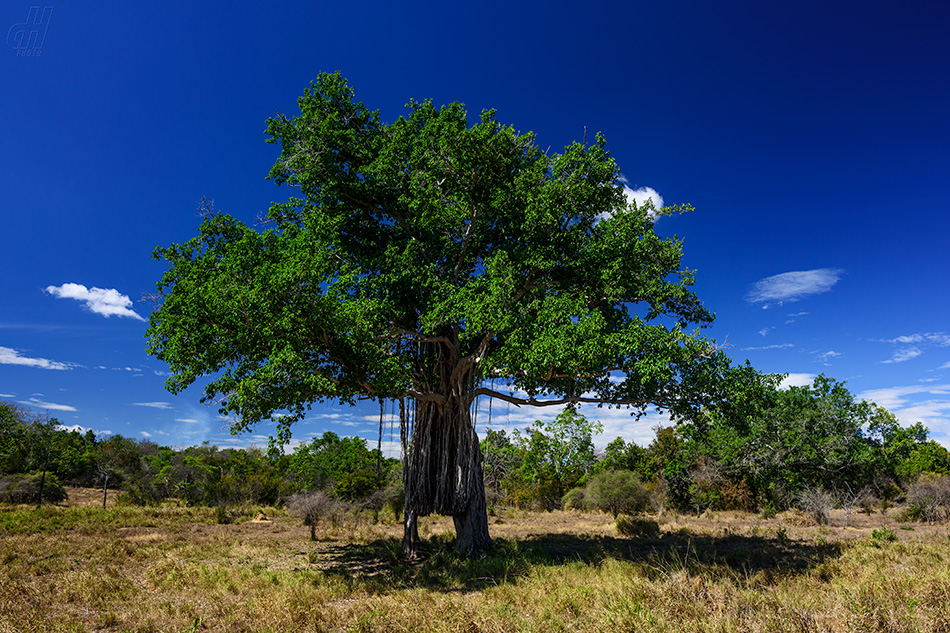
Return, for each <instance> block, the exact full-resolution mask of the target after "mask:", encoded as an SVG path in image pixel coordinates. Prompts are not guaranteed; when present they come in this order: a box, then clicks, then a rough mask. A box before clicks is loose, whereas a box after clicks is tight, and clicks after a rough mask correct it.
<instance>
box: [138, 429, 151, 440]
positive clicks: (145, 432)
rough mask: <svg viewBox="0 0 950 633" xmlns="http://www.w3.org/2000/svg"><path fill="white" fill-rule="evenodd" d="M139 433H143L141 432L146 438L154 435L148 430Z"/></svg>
mask: <svg viewBox="0 0 950 633" xmlns="http://www.w3.org/2000/svg"><path fill="white" fill-rule="evenodd" d="M139 433H141V434H142V437H144V438H146V439H148V438H150V437H152V434H151V433H149V432H148V431H139Z"/></svg>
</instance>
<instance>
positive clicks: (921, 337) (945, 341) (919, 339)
mask: <svg viewBox="0 0 950 633" xmlns="http://www.w3.org/2000/svg"><path fill="white" fill-rule="evenodd" d="M884 342H885V343H898V344H901V345H911V344H921V343H926V344H932V345H937V346H939V347H950V334H946V333H944V332H927V333H924V334H905V335H904V336H898V337H897V338H892V339H884Z"/></svg>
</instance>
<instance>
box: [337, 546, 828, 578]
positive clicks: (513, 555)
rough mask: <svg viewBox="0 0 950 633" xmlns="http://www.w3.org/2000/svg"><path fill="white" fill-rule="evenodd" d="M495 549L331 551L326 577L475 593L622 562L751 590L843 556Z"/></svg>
mask: <svg viewBox="0 0 950 633" xmlns="http://www.w3.org/2000/svg"><path fill="white" fill-rule="evenodd" d="M494 543H495V548H494V551H493V552H492V553H491V554H488V555H486V556H483V557H480V558H469V557H467V556H465V555H463V554H461V553H459V552H457V551H455V549H454V543H453V542H452V540H451V539H449V538H447V537H443V536H435V537H432V538H430V539H428V540H427V541H424V542H423V549H422V556H421V557H420V558H419V559H418V560H415V561H406V560H404V559H403V558H402V543H401V541H400V540H399V539H396V538H390V539H382V540H377V541H373V542H371V543H367V544H346V545H337V546H332V547H330V548H328V549H327V550H325V552H324V558H323V564H322V565H321V570H322V571H323V572H324V573H326V574H328V575H339V576H342V577H345V578H347V579H348V580H350V581H357V582H361V581H364V582H371V583H373V584H374V585H376V586H377V587H379V588H384V587H387V586H388V587H390V588H394V589H395V588H408V587H424V588H427V589H430V590H435V591H472V590H479V589H484V588H486V587H490V586H495V585H498V584H502V583H510V582H517V581H518V580H519V579H520V578H522V577H523V576H525V575H526V574H527V573H528V572H529V571H530V569H532V568H536V567H539V566H541V567H544V566H557V565H567V564H577V563H580V564H588V565H598V564H601V563H603V562H605V561H608V560H618V561H625V562H629V563H631V564H634V565H636V566H637V567H638V568H639V569H640V572H641V573H643V574H644V575H645V576H646V577H648V578H651V579H652V578H661V577H664V576H667V575H669V574H673V573H678V572H686V573H688V574H690V575H692V576H703V577H705V578H707V579H709V580H713V579H720V578H728V579H730V580H732V581H734V582H736V583H740V584H743V585H747V584H755V583H758V582H761V581H762V579H763V578H767V579H770V580H772V579H776V578H780V577H786V576H794V575H799V574H802V573H806V572H808V571H809V570H810V569H813V568H816V567H818V566H819V565H820V564H821V563H822V562H823V561H825V560H826V559H828V558H835V557H837V556H839V555H840V554H841V551H842V546H841V545H839V544H837V543H827V542H814V543H812V542H801V541H799V542H795V541H789V540H787V539H785V538H766V537H760V536H737V535H724V536H720V537H716V536H708V535H690V534H682V533H672V534H664V535H662V536H660V537H658V538H622V537H611V536H592V535H573V534H550V535H540V536H533V537H529V538H522V539H501V538H499V539H495V541H494Z"/></svg>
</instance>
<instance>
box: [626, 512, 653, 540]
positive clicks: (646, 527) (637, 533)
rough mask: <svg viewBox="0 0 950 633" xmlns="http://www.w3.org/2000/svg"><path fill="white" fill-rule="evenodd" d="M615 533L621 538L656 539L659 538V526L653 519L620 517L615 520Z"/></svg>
mask: <svg viewBox="0 0 950 633" xmlns="http://www.w3.org/2000/svg"><path fill="white" fill-rule="evenodd" d="M616 525H617V532H619V533H620V535H621V536H632V537H644V538H657V537H659V536H660V524H659V523H657V522H656V521H654V520H653V519H644V518H642V517H631V516H622V517H619V518H617V522H616Z"/></svg>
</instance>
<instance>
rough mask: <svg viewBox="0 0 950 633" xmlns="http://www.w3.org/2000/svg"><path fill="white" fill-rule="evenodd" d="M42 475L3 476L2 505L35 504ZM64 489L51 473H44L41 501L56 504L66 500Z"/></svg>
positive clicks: (0, 482)
mask: <svg viewBox="0 0 950 633" xmlns="http://www.w3.org/2000/svg"><path fill="white" fill-rule="evenodd" d="M41 480H43V475H41V474H39V473H21V474H16V475H5V476H4V477H2V478H0V502H3V503H36V502H37V500H38V499H39V494H40V481H41ZM66 496H67V495H66V489H65V488H63V484H61V483H60V482H59V479H57V478H56V476H55V475H53V474H52V473H46V478H45V481H43V501H44V502H47V503H56V502H59V501H65V500H66Z"/></svg>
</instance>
